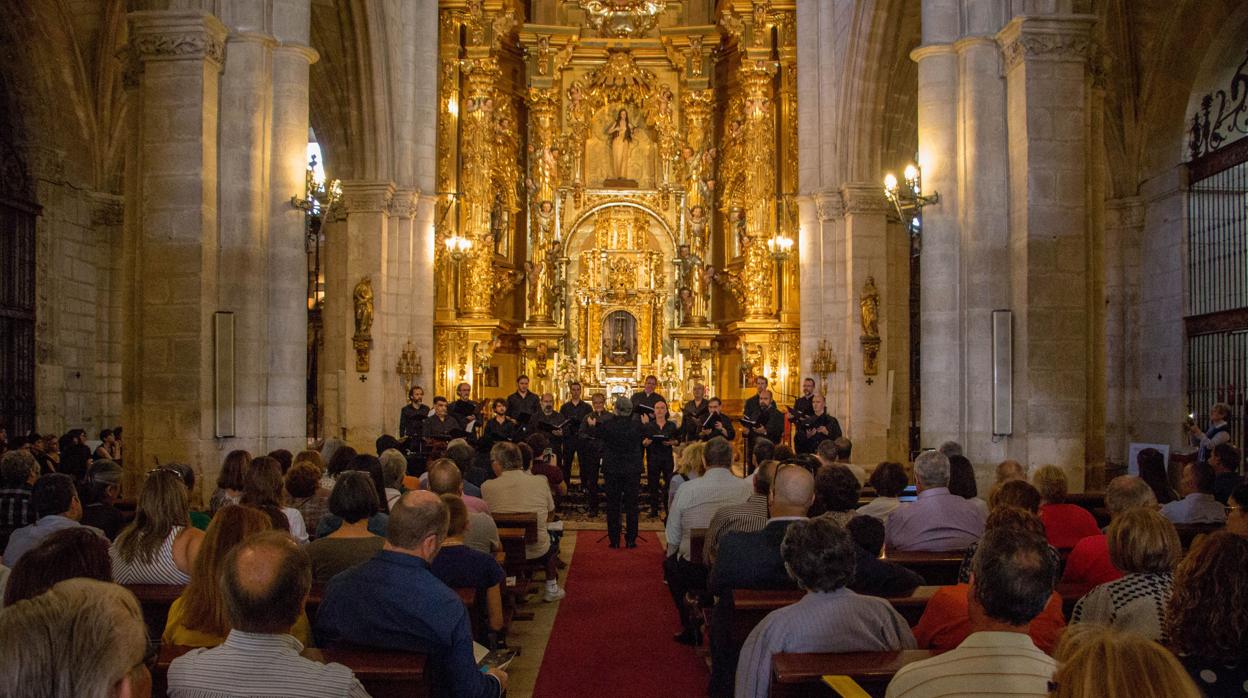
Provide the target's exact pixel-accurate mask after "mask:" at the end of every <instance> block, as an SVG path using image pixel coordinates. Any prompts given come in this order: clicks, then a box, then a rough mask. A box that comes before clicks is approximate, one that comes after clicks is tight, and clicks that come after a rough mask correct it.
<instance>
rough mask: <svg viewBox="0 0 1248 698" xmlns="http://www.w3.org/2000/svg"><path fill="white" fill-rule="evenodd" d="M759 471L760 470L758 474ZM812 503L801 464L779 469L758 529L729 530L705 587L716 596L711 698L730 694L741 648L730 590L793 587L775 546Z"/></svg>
mask: <svg viewBox="0 0 1248 698" xmlns="http://www.w3.org/2000/svg"><path fill="white" fill-rule="evenodd" d="M759 472H760V473H761V472H762V471H761V470H760V471H759ZM814 501H815V476H814V475H812V474H811V473H810V471H809V470H807V469H805V468H803V467H802V466H800V465H792V464H786V465H782V466H780V467H778V468H777V469H776V471H775V476H774V477H773V478H772V482H771V487H770V489H769V491H768V495H767V506H768V509H769V511H770V518H769V519H767V524H766V525H765V526H764V527H763V529H762V530H761V531H755V532H734V533H729V534H727V535H726V536H724V537H723V540H721V541H720V544H719V552H718V554H717V556H716V558H715V566H714V567H712V568H711V577H710V582H709V584H708V588H709V589H710V591H711V593H712V594H715V595H716V596H718V597H719V598H718V600H717V601H716V603H715V609H714V610H713V611H712V614H713V617H712V619H711V637H710V639H711V686H710V694H711V695H712V696H731V695H732V690H733V676H734V675H735V674H736V670H737V654H738V652H739V651H740V648H738V647H735V646H733V644H732V638H731V628H732V590H733V589H793V588H796V585H795V584H794V582H793V580H792V579H790V578H789V574H788V572H787V571H785V569H784V560H783V559H782V558H781V556H780V544H781V543H782V542H784V534H785V532H786V531H788V529H789V525H790V524H792V523H793V522H794V521H800V520H802V519H804V518H806V512H807V511H808V510H809V509H810V505H811V504H813V503H814Z"/></svg>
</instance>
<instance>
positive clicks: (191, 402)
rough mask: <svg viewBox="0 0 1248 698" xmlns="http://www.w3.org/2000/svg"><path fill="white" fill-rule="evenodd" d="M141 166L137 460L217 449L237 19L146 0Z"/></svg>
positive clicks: (130, 178) (136, 257) (134, 394)
mask: <svg viewBox="0 0 1248 698" xmlns="http://www.w3.org/2000/svg"><path fill="white" fill-rule="evenodd" d="M129 22H130V45H131V50H132V51H133V52H134V53H135V55H136V56H137V58H138V60H139V61H141V63H142V74H141V77H140V78H139V86H138V88H137V89H138V92H139V93H140V95H139V99H138V100H136V101H135V102H134V103H132V104H131V105H130V106H131V108H132V109H136V110H138V113H137V114H136V117H135V118H136V123H135V126H136V129H135V130H136V131H137V133H136V134H135V135H136V138H137V142H136V143H135V147H134V148H133V149H132V150H131V154H132V155H133V156H135V158H137V160H138V162H137V163H135V165H136V166H137V169H131V166H130V165H128V167H127V177H126V180H127V191H126V201H127V203H128V204H129V203H130V202H134V207H133V209H130V210H128V213H133V216H134V217H133V219H132V221H128V224H127V244H126V248H127V254H126V262H127V268H126V281H127V285H128V287H129V290H128V293H129V294H130V295H129V298H130V300H131V303H130V307H129V308H128V312H127V318H126V319H127V324H126V325H127V326H126V332H125V336H126V337H127V342H128V344H130V345H131V349H130V350H128V351H127V352H126V355H125V361H124V364H125V365H124V366H123V373H124V375H125V377H126V380H125V382H124V383H125V384H124V386H123V395H124V398H123V399H124V403H125V408H124V419H123V422H124V423H125V425H126V427H127V434H126V442H127V446H128V447H129V452H128V453H127V457H126V460H127V462H128V463H138V464H143V465H146V464H150V463H154V462H155V461H156V459H159V460H160V461H162V462H168V461H171V460H175V459H181V460H187V461H188V462H191V463H193V464H201V465H203V464H207V463H209V462H213V461H215V460H216V449H215V446H214V443H213V420H212V410H213V390H212V381H213V351H212V345H213V342H212V336H213V335H212V314H213V311H214V310H216V294H217V245H218V240H217V231H218V228H217V194H218V189H217V137H218V136H217V134H218V122H217V117H218V111H217V108H218V88H219V80H220V75H219V74H220V71H221V66H222V62H223V59H224V51H225V46H224V39H225V35H226V30H225V27H224V26H222V24H221V23H220V22H219V21H218V20H217V19H216V18H215V17H212V16H211V15H208V14H206V13H203V12H197V11H174V12H135V13H131V14H130V16H129Z"/></svg>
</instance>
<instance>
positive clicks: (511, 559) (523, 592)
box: [491, 513, 545, 620]
mask: <svg viewBox="0 0 1248 698" xmlns="http://www.w3.org/2000/svg"><path fill="white" fill-rule="evenodd" d="M491 516H493V517H494V523H495V525H496V526H498V538H499V540H500V541H501V542H502V544H503V570H504V571H505V572H506V573H507V579H506V580H505V581H504V583H503V602H504V607H505V610H504V613H510V614H511V616H512V618H514V619H515V620H532V618H533V614H532V613H528V612H521V611H516V610H515V607H516V605H517V604H519V603H520V602H522V601H523V600H524V597H526V596H528V594H529V585H530V582H532V581H533V573H534V572H536V571H538V570H539V569H545V566H544V565H535V564H533V563H531V562H529V560H528V554H527V552H526V546H528V545H529V544H530V543H536V542H537V535H538V528H537V515H536V514H532V513H528V514H497V513H496V514H491Z"/></svg>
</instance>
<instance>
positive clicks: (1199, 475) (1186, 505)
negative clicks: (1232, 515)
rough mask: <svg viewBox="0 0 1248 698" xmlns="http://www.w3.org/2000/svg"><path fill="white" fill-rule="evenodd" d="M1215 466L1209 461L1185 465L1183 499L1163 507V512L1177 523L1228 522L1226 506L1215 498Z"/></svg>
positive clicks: (1163, 514)
mask: <svg viewBox="0 0 1248 698" xmlns="http://www.w3.org/2000/svg"><path fill="white" fill-rule="evenodd" d="M1214 478H1215V475H1214V472H1213V468H1212V467H1211V466H1210V465H1209V464H1208V463H1188V464H1187V465H1186V466H1184V467H1183V481H1182V483H1181V484H1182V486H1183V495H1184V496H1183V499H1180V500H1178V501H1176V502H1170V503H1169V504H1166V505H1163V506H1162V507H1161V514H1162V516H1165V517H1166V518H1167V519H1170V520H1171V521H1172V522H1174V523H1176V524H1220V523H1225V522H1226V507H1224V506H1222V505H1221V504H1219V503H1218V500H1216V499H1214V498H1213V483H1214Z"/></svg>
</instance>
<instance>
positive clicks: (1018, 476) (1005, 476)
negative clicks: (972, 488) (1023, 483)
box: [992, 460, 1027, 487]
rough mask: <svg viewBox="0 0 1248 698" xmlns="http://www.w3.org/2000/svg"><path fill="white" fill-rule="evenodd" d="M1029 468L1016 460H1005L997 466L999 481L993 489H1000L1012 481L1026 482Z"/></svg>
mask: <svg viewBox="0 0 1248 698" xmlns="http://www.w3.org/2000/svg"><path fill="white" fill-rule="evenodd" d="M1026 479H1027V468H1025V467H1023V464H1022V463H1019V462H1018V461H1016V460H1003V461H1001V462H1000V463H998V464H997V479H996V481H995V482H993V483H992V484H993V487H1000V486H1001V485H1004V484H1005V483H1007V482H1009V481H1010V480H1026Z"/></svg>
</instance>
